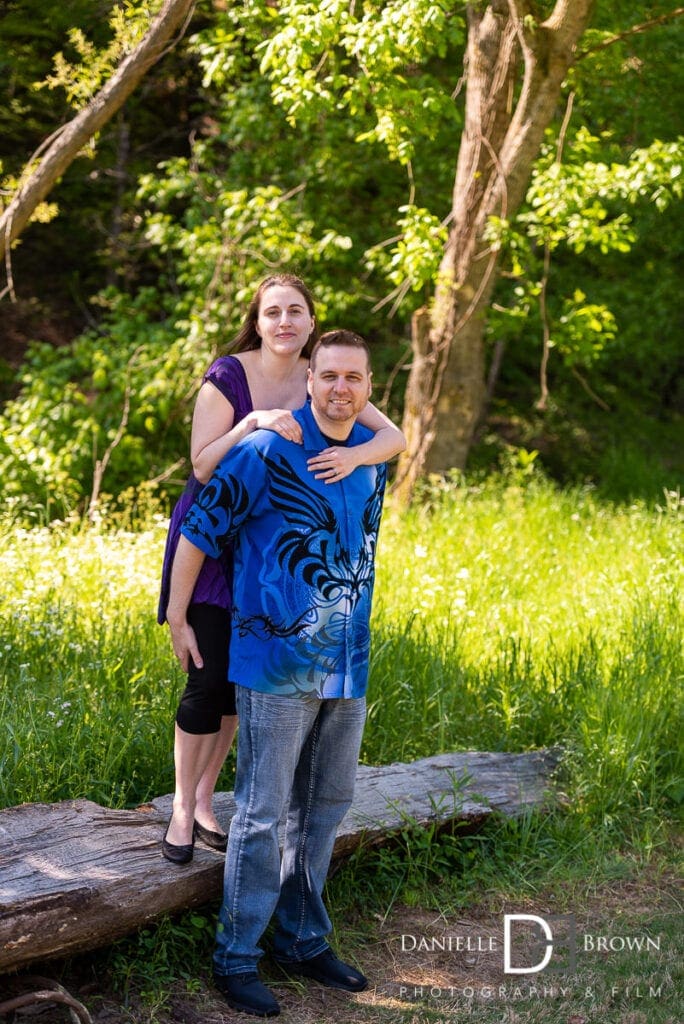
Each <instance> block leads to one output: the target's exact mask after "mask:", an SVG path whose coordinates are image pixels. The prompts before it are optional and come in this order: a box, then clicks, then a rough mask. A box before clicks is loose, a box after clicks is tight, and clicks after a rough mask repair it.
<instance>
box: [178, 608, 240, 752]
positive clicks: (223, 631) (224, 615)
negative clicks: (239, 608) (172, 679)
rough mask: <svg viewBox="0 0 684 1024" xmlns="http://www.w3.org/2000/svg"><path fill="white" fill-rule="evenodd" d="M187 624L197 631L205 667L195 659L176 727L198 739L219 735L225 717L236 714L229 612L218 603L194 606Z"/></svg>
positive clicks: (189, 610)
mask: <svg viewBox="0 0 684 1024" xmlns="http://www.w3.org/2000/svg"><path fill="white" fill-rule="evenodd" d="M188 622H189V623H190V625H191V626H192V628H193V629H194V631H195V636H196V637H197V646H198V647H199V650H200V653H201V655H202V658H203V660H204V667H203V668H197V667H196V665H195V663H194V662H193V660H192V658H191V659H190V668H189V671H188V681H187V683H186V686H185V689H184V691H183V693H182V695H181V699H180V703H179V704H178V711H177V712H176V724H177V725H178V726H179V728H181V729H182V730H183V732H189V733H192V734H194V735H195V736H203V735H205V734H207V733H213V732H218V731H219V729H220V728H221V719H222V718H223V716H224V715H234V714H236V707H235V685H234V684H233V683H229V682H228V645H229V643H230V611H229V610H228V609H227V608H219V607H218V605H215V604H191V605H190V607H189V608H188Z"/></svg>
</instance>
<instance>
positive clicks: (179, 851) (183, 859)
mask: <svg viewBox="0 0 684 1024" xmlns="http://www.w3.org/2000/svg"><path fill="white" fill-rule="evenodd" d="M168 833H169V826H168V825H167V826H166V832H165V833H164V838H163V839H162V855H163V856H164V857H166V859H167V860H170V861H171V863H172V864H189V863H190V861H191V860H192V855H193V853H194V850H195V837H194V835H193V837H192V842H191V843H188V844H187V845H186V846H176V845H175V843H170V842H169V841H168V839H167V838H166V837H167V835H168Z"/></svg>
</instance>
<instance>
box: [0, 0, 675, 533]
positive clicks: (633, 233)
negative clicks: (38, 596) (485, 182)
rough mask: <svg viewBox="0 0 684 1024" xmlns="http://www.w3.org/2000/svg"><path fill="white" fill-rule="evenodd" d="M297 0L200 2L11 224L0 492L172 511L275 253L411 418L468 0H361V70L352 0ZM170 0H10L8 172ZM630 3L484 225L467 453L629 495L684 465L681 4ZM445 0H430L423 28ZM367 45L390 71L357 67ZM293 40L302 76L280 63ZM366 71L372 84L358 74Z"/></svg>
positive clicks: (597, 36)
mask: <svg viewBox="0 0 684 1024" xmlns="http://www.w3.org/2000/svg"><path fill="white" fill-rule="evenodd" d="M295 6H296V5H292V4H290V5H286V4H280V5H277V4H273V3H269V2H259V0H244V2H242V3H239V4H228V3H224V2H220V0H214V2H208V0H207V2H203V3H202V2H201V3H198V4H197V5H196V9H195V12H194V15H193V18H192V20H191V22H190V24H189V26H188V28H187V31H186V32H185V34H184V36H183V38H182V39H180V40H179V41H178V43H177V45H175V46H174V47H173V48H172V49H170V50H169V52H167V53H166V55H165V56H164V57H163V59H162V60H161V61H160V62H159V63H158V64H156V65H155V66H154V67H153V68H152V70H151V71H150V72H149V73H148V74H147V76H146V77H145V79H144V80H143V82H142V84H141V86H140V87H139V88H138V89H137V90H136V92H135V93H134V94H133V95H132V96H131V98H130V99H129V100H128V101H127V102H126V104H125V106H124V108H123V109H122V110H121V111H120V112H119V114H117V115H116V116H115V118H114V119H113V120H112V121H110V122H109V123H108V124H107V126H106V127H105V128H104V129H103V131H102V132H101V133H100V135H99V137H98V138H97V139H96V140H94V142H93V145H92V147H91V148H90V149H89V150H88V151H87V152H85V153H84V154H83V155H82V156H81V157H79V158H78V159H77V160H76V161H74V163H73V164H72V165H71V166H70V167H69V169H68V171H67V172H66V173H65V174H64V176H63V179H62V180H61V181H60V182H59V184H58V186H57V187H56V188H55V189H54V191H53V193H52V194H51V195H50V197H49V200H48V203H46V204H44V205H43V206H41V208H39V210H38V211H37V217H36V218H35V221H34V223H33V224H32V225H31V226H30V227H29V228H28V229H27V230H26V231H25V232H24V234H23V236H22V238H21V240H20V242H19V244H17V245H16V246H15V247H14V248H13V250H12V253H11V265H10V268H9V269H10V275H9V277H8V280H7V282H6V285H7V286H6V287H5V291H4V295H3V298H2V301H1V302H0V400H1V401H2V403H3V411H2V415H1V418H0V428H1V431H2V436H1V438H0V496H1V497H2V500H3V502H4V503H5V504H6V505H9V507H10V508H12V509H14V511H15V513H16V514H17V515H19V516H23V517H29V518H30V519H31V518H32V519H35V520H43V519H45V518H51V517H54V516H58V517H64V516H65V515H68V514H69V513H72V512H78V513H80V512H82V511H84V510H87V508H88V506H89V504H90V505H91V506H92V504H93V499H95V498H96V499H99V500H102V499H105V500H106V501H108V502H109V503H110V504H111V506H112V507H116V506H117V505H124V504H126V503H129V502H131V501H135V500H140V499H141V497H142V496H143V495H145V496H152V497H154V498H155V499H160V500H161V501H162V503H163V507H168V503H169V502H170V501H171V500H172V499H173V498H175V496H176V495H177V493H178V490H179V488H180V487H181V485H182V483H183V481H184V479H185V476H186V474H187V471H188V462H187V450H188V436H189V419H190V415H191V410H192V405H193V398H194V393H195V391H196V388H197V387H198V384H199V381H200V379H201V374H202V372H203V370H204V368H205V367H206V366H207V365H208V363H209V362H210V360H211V359H212V358H213V357H214V356H215V355H216V354H217V353H219V352H221V351H223V350H225V347H226V345H227V344H228V342H229V341H230V339H231V337H232V335H233V334H234V332H235V330H236V327H237V325H238V323H239V322H240V320H241V318H242V315H243V313H244V310H245V307H246V302H247V300H248V298H249V297H250V295H251V293H252V291H253V289H254V287H255V285H256V283H257V282H258V281H259V280H260V279H261V278H262V277H263V276H265V275H266V274H267V273H269V272H270V271H271V270H272V269H273V268H287V269H289V270H293V271H295V272H297V273H300V274H301V275H302V276H303V277H304V278H305V279H306V280H307V282H308V283H310V285H311V287H312V290H313V291H314V294H315V295H316V297H317V299H318V304H319V314H320V316H319V318H320V319H321V320H322V322H323V325H324V326H325V327H332V326H339V325H344V326H348V327H351V328H353V329H356V330H358V331H360V332H361V333H362V334H364V335H365V336H366V337H367V338H368V339H369V340H370V342H371V344H372V346H373V350H374V360H375V366H376V393H375V400H376V402H378V403H379V404H381V405H383V406H384V407H385V408H386V409H387V411H388V412H389V413H390V414H391V415H392V416H393V417H394V418H395V419H397V421H400V420H401V415H402V409H403V399H404V392H405V387H406V380H407V374H408V365H409V363H410V360H411V347H410V340H411V319H412V316H413V314H414V313H415V311H416V310H418V309H420V308H421V307H423V306H425V305H426V304H429V302H430V300H431V297H432V295H433V292H434V287H435V280H436V275H437V273H438V266H439V254H440V252H441V250H442V247H443V244H444V232H445V230H446V227H447V225H448V218H449V211H450V208H451V201H452V197H451V187H452V184H453V176H454V165H455V161H456V157H457V154H458V140H459V136H460V132H461V131H462V127H463V103H462V92H463V76H464V47H465V42H466V28H465V21H464V12H465V5H455V4H425V3H414V4H413V5H411V4H398V3H395V4H392V3H385V4H382V3H377V4H368V5H366V7H367V8H377V12H376V13H377V16H378V18H379V19H380V16H381V14H383V12H384V14H387V15H388V18H387V24H385V23H384V22H383V23H382V25H381V24H380V22H378V26H379V27H378V33H377V37H376V38H375V40H374V39H373V38H366V39H365V40H362V39H360V40H359V42H358V46H357V51H358V54H359V59H358V67H356V68H355V69H353V71H350V70H349V67H348V66H347V64H348V63H349V62H348V60H347V58H344V59H343V55H342V56H341V55H340V54H342V49H343V48H342V47H341V42H340V40H341V38H342V36H341V35H339V33H341V32H343V30H344V24H343V20H342V14H340V13H339V10H338V9H340V8H347V9H348V8H349V5H340V4H336V3H329V4H327V5H326V4H320V5H312V6H314V7H315V8H316V9H317V10H319V11H320V9H321V8H327V9H328V15H329V18H328V20H325V19H320V18H318V19H316V18H311V17H310V18H309V20H308V21H297V20H296V17H295V15H294V14H293V16H292V20H291V22H288V21H287V18H286V14H287V11H286V10H285V9H286V8H288V7H289V8H293V9H294V7H295ZM298 6H299V7H300V8H301V6H302V5H298ZM493 6H496V5H493ZM531 6H533V7H536V8H538V9H539V12H540V14H543V13H548V11H549V10H550V9H551V7H552V6H553V5H551V4H548V3H547V4H544V3H540V4H536V5H531ZM158 7H159V4H158V3H157V4H154V3H151V4H145V3H135V4H133V3H129V4H123V5H117V4H113V3H111V2H105V0H102V2H99V0H98V2H92V0H73V2H71V3H69V4H64V3H61V4H58V3H53V2H50V0H47V2H45V0H40V2H38V0H17V2H12V0H10V2H8V3H6V4H4V5H3V15H2V19H1V20H0V164H1V167H0V178H1V179H2V190H3V195H4V196H5V197H6V198H7V197H9V196H11V194H12V191H13V190H14V189H15V188H16V185H17V179H18V177H19V176H20V175H21V173H22V170H23V168H24V167H25V165H26V163H27V161H28V159H29V157H30V156H31V154H32V153H34V152H35V151H36V149H37V148H38V147H39V145H40V144H41V143H42V141H43V140H44V139H45V138H46V137H48V136H49V135H50V134H51V133H52V132H53V131H54V130H55V128H56V127H58V126H59V125H61V124H63V123H64V122H65V121H67V120H68V119H69V118H70V117H71V116H72V115H73V111H74V110H75V109H79V108H80V107H82V106H83V105H84V104H85V103H87V102H88V100H89V98H90V97H91V96H92V95H93V94H94V92H95V91H96V90H97V88H99V87H100V85H101V83H102V81H104V80H106V77H107V75H108V74H110V73H111V68H112V67H113V66H115V64H116V61H117V60H118V59H119V57H120V54H121V52H125V47H126V45H133V44H132V43H131V40H135V38H136V32H137V33H138V36H139V33H140V31H144V28H145V24H146V23H148V22H149V18H150V16H151V14H152V13H154V11H155V10H157V9H158ZM411 7H413V8H415V10H414V11H413V20H412V19H411V18H410V17H409V16H408V13H407V12H408V9H409V8H411ZM639 7H640V8H641V11H640V12H639V14H638V18H635V12H634V9H633V8H634V5H633V4H628V3H621V2H618V3H614V4H610V5H607V4H605V3H599V4H598V5H597V9H596V12H595V15H594V20H593V22H592V28H591V30H590V32H589V33H587V34H586V36H585V38H584V39H583V43H582V45H583V47H584V49H585V51H586V55H585V56H584V57H583V59H582V60H581V61H578V63H577V65H576V67H575V68H573V69H572V71H571V73H570V75H569V76H568V80H567V82H566V85H565V88H564V93H563V96H562V97H561V100H560V102H559V104H558V110H557V117H556V120H555V122H554V124H553V126H552V127H551V129H550V130H549V132H548V133H547V140H546V143H545V146H544V148H543V150H542V152H541V153H540V156H539V160H538V162H537V166H536V171H535V175H534V177H533V181H532V184H531V186H530V189H529V191H528V200H527V202H526V204H524V206H523V208H522V210H521V211H520V212H519V214H518V215H517V217H516V218H515V219H514V220H513V221H512V222H510V223H504V222H501V223H499V224H493V225H492V245H493V246H494V245H496V246H499V247H501V248H502V249H503V259H502V263H501V273H500V274H499V277H498V281H497V285H496V288H495V291H494V294H493V299H492V302H491V305H490V308H489V311H488V315H487V324H486V331H485V342H486V360H487V367H488V381H487V385H488V390H487V396H486V402H485V406H484V410H483V416H482V419H481V422H480V423H479V424H478V426H477V429H476V432H475V439H474V443H473V445H472V447H471V450H470V456H469V462H468V471H469V472H471V473H477V472H480V471H482V472H490V471H492V470H497V469H498V470H500V469H504V470H506V469H507V468H510V467H511V466H512V465H514V466H517V467H518V468H520V467H522V468H525V467H526V466H528V465H530V464H531V463H532V462H533V461H535V462H536V464H538V465H539V466H541V467H542V468H543V470H544V471H545V472H546V473H547V474H548V475H549V476H551V477H552V478H554V479H556V480H558V481H559V482H560V483H562V484H583V485H587V484H588V485H591V486H593V487H595V488H597V489H598V490H599V492H600V493H602V494H605V496H607V497H609V498H611V499H613V500H618V501H623V500H626V501H629V500H632V499H635V498H643V499H645V500H647V501H649V502H656V501H658V500H659V498H660V497H661V495H662V491H663V488H665V489H674V488H676V487H677V486H678V483H679V482H680V481H681V475H682V469H683V468H684V457H683V456H682V451H683V450H684V446H683V445H682V444H681V436H682V432H681V418H682V412H683V407H684V387H683V385H682V369H683V368H684V351H683V346H682V338H683V337H684V330H683V328H684V324H683V315H682V301H681V294H682V276H681V269H680V268H681V265H682V249H683V247H684V246H683V242H684V226H683V224H682V218H681V181H682V178H681V167H680V164H681V140H680V141H679V142H678V141H677V140H678V139H679V137H680V136H681V133H682V120H683V119H682V99H681V97H682V95H684V71H683V69H682V62H681V60H680V54H681V52H682V49H683V48H684V19H682V18H677V17H666V18H663V20H662V23H658V18H659V17H662V16H664V15H665V16H667V15H672V14H673V13H674V12H675V7H674V5H673V4H663V3H659V4H643V5H639ZM430 11H433V13H434V17H435V18H436V19H437V18H439V19H441V20H439V24H438V25H437V28H436V29H435V28H434V27H433V29H432V30H431V28H430V16H431V15H430ZM336 12H337V13H336ZM395 14H396V17H394V20H392V19H391V18H389V15H395ZM114 15H116V16H117V17H113V16H114ZM429 15H430V16H429ZM649 20H650V21H652V22H653V24H652V26H651V27H649V28H648V30H647V31H638V32H634V31H631V30H630V28H631V26H633V25H635V24H636V23H637V21H638V22H643V23H645V22H648V21H649ZM307 25H310V26H311V30H310V31H309V30H307V29H306V26H307ZM407 26H408V27H407ZM288 27H290V28H291V29H292V32H293V33H294V35H293V36H292V39H291V45H289V44H288V43H287V39H288V37H287V31H288ZM381 28H382V31H381ZM419 28H420V31H419ZM347 31H348V29H347ZM276 32H278V33H279V34H280V35H279V37H278V40H279V50H278V53H279V55H280V56H279V57H274V56H273V52H272V51H271V50H269V44H270V43H272V40H273V38H274V35H275V33H276ZM326 32H327V33H328V36H327V37H326ZM336 32H337V33H338V36H335V33H336ZM402 32H404V34H405V36H406V38H404V39H403V40H402ZM411 33H413V34H411ZM126 40H128V43H127V42H126ZM362 43H363V46H365V47H366V51H363V47H362ZM117 46H118V47H119V49H117ZM402 46H403V47H404V49H403V51H401V53H402V54H403V57H402V59H403V61H404V63H403V66H402V67H401V69H400V71H398V70H397V67H398V65H397V60H398V58H397V52H398V50H401V47H402ZM121 47H123V50H122V49H121ZM383 47H386V48H387V53H386V54H385V55H383ZM392 47H394V50H392ZM58 54H59V55H60V56H56V55H58ZM335 54H337V56H335ZM368 54H372V55H373V59H374V60H375V61H376V65H375V66H376V67H380V66H381V64H382V61H383V60H385V62H386V64H387V67H388V68H389V72H388V77H386V78H383V77H382V75H381V72H380V71H376V72H375V73H374V74H375V77H374V74H373V73H371V72H370V71H368V68H367V66H365V67H364V59H363V58H364V57H367V56H368ZM294 55H296V60H297V61H298V68H299V71H300V72H301V74H300V78H299V79H298V80H297V83H296V87H295V85H292V84H290V85H289V86H288V84H287V83H288V79H287V76H286V75H285V73H284V70H283V69H284V68H285V69H287V67H288V60H289V61H290V63H292V62H293V61H294V60H295V56H294ZM279 60H280V61H281V63H280V65H279V64H278V61H279ZM335 60H338V64H337V65H335ZM345 61H346V62H347V63H345ZM269 62H270V63H269ZM307 62H308V64H307ZM392 62H394V63H392ZM333 66H334V67H333ZM326 67H327V68H328V69H330V75H329V77H328V78H326V77H325V70H326ZM342 71H344V75H343V74H342ZM466 71H467V69H466ZM352 73H353V74H354V75H356V76H357V77H356V78H355V79H354V81H355V82H358V83H364V88H366V89H367V90H368V91H367V93H364V89H363V88H361V86H360V85H359V91H358V92H357V93H354V92H353V90H352V89H351V88H347V93H344V89H343V84H342V83H343V81H344V82H347V83H348V81H349V80H350V78H349V76H350V75H351V74H352ZM336 75H337V76H338V78H339V80H337V79H336V77H335V76H336ZM392 83H394V84H392ZM355 87H356V86H355ZM287 88H289V89H290V94H289V96H288V97H287V99H288V100H289V101H290V102H289V105H288V102H286V100H285V99H284V98H283V96H282V95H279V93H278V89H280V90H281V93H282V90H283V89H287ZM307 90H308V91H307ZM394 90H396V91H394ZM370 94H372V102H371V99H369V96H370ZM378 97H380V99H379V98H378ZM383 104H384V106H383ZM381 109H382V110H385V114H386V116H385V117H384V119H383V117H380V116H379V114H378V111H379V110H381ZM635 154H636V155H637V156H636V157H635ZM639 154H642V155H641V156H639ZM561 167H562V174H561V172H560V170H559V168H561ZM627 167H631V170H630V172H629V175H628V174H627V172H626V171H625V170H624V169H625V168H627ZM621 168H622V169H623V170H621ZM621 175H622V179H621ZM639 175H641V177H639ZM627 177H629V184H628V185H627V186H620V187H618V186H616V182H619V181H620V180H626V179H627ZM3 284H4V283H3ZM0 290H2V286H0ZM544 364H546V366H545V376H543V375H542V374H543V372H544ZM547 389H548V393H546V392H547ZM534 453H537V454H536V455H535V454H534Z"/></svg>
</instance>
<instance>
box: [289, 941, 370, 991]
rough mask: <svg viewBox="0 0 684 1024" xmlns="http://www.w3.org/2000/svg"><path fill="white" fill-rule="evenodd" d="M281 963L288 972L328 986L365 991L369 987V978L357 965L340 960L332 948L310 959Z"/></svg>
mask: <svg viewBox="0 0 684 1024" xmlns="http://www.w3.org/2000/svg"><path fill="white" fill-rule="evenodd" d="M280 965H281V967H284V968H285V970H286V971H287V972H288V974H297V975H300V976H301V977H304V978H313V979H314V981H318V982H320V983H321V985H327V987H328V988H341V989H344V990H345V991H346V992H363V990H364V989H365V988H368V978H366V977H365V976H364V975H363V974H361V971H357V970H356V968H355V967H350V966H349V964H345V963H343V962H342V960H338V958H337V957H336V956H335V954H334V953H333V951H332V949H325V950H323V952H322V953H319V954H318V956H312V957H310V958H309V959H308V960H281V961H280Z"/></svg>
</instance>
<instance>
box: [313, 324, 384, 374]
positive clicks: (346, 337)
mask: <svg viewBox="0 0 684 1024" xmlns="http://www.w3.org/2000/svg"><path fill="white" fill-rule="evenodd" d="M333 345H342V346H344V347H345V348H360V349H363V351H364V352H365V353H366V361H367V363H368V372H369V373H370V368H371V354H370V348H369V347H368V342H367V341H365V340H364V339H363V338H362V337H361V335H360V334H356V333H355V332H354V331H347V330H345V329H344V328H340V329H339V330H335V331H326V332H325V334H321V336H320V338H319V339H318V341H317V342H316V344H315V345H314V347H313V350H312V352H311V356H310V357H309V366H310V367H311V369H312V370H313V369H314V367H315V365H316V356H317V355H318V350H319V349H321V348H332V346H333Z"/></svg>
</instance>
